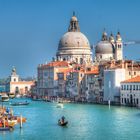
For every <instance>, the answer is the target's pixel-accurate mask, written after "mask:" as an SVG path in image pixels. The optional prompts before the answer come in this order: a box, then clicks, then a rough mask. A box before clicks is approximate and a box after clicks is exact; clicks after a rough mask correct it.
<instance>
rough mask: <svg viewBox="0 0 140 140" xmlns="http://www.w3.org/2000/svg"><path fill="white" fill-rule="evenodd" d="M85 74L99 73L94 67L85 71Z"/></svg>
mask: <svg viewBox="0 0 140 140" xmlns="http://www.w3.org/2000/svg"><path fill="white" fill-rule="evenodd" d="M85 74H96V75H98V74H99V70H98V69H94V70H91V71H87V72H86V73H85Z"/></svg>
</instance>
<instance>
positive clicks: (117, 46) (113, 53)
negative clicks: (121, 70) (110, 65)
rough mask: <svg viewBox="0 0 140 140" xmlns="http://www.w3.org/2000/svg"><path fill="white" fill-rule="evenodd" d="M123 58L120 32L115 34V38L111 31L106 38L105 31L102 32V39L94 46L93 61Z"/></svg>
mask: <svg viewBox="0 0 140 140" xmlns="http://www.w3.org/2000/svg"><path fill="white" fill-rule="evenodd" d="M122 59H123V43H122V38H121V35H120V32H118V33H117V35H116V40H115V39H114V37H113V34H112V33H111V35H110V37H109V38H108V36H107V33H106V32H103V34H102V39H101V41H99V42H98V43H97V45H96V47H95V61H97V62H101V61H110V60H122Z"/></svg>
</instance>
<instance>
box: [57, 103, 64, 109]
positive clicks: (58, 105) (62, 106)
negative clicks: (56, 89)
mask: <svg viewBox="0 0 140 140" xmlns="http://www.w3.org/2000/svg"><path fill="white" fill-rule="evenodd" d="M56 107H57V108H64V105H63V104H62V103H57V106H56Z"/></svg>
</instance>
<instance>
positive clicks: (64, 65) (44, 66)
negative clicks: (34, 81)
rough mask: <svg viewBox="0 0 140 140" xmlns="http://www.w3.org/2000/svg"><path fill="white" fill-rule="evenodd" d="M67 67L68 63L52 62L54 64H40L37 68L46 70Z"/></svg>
mask: <svg viewBox="0 0 140 140" xmlns="http://www.w3.org/2000/svg"><path fill="white" fill-rule="evenodd" d="M67 66H68V62H66V61H54V62H50V63H48V64H42V65H40V66H39V68H42V69H43V68H48V67H67Z"/></svg>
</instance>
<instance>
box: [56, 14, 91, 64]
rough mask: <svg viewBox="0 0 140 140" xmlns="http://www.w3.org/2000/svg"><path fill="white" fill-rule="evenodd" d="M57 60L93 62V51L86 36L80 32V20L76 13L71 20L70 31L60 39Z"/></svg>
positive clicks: (80, 62) (81, 62)
mask: <svg viewBox="0 0 140 140" xmlns="http://www.w3.org/2000/svg"><path fill="white" fill-rule="evenodd" d="M56 58H57V60H59V61H61V60H66V61H69V62H76V63H78V64H83V63H85V64H91V63H92V52H91V48H90V44H89V41H88V39H87V38H86V36H85V35H84V34H83V33H81V32H80V27H79V22H78V19H77V17H76V16H75V15H73V16H72V18H71V20H70V25H69V28H68V32H66V33H65V34H64V35H63V36H62V38H61V39H60V41H59V44H58V50H57V53H56Z"/></svg>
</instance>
